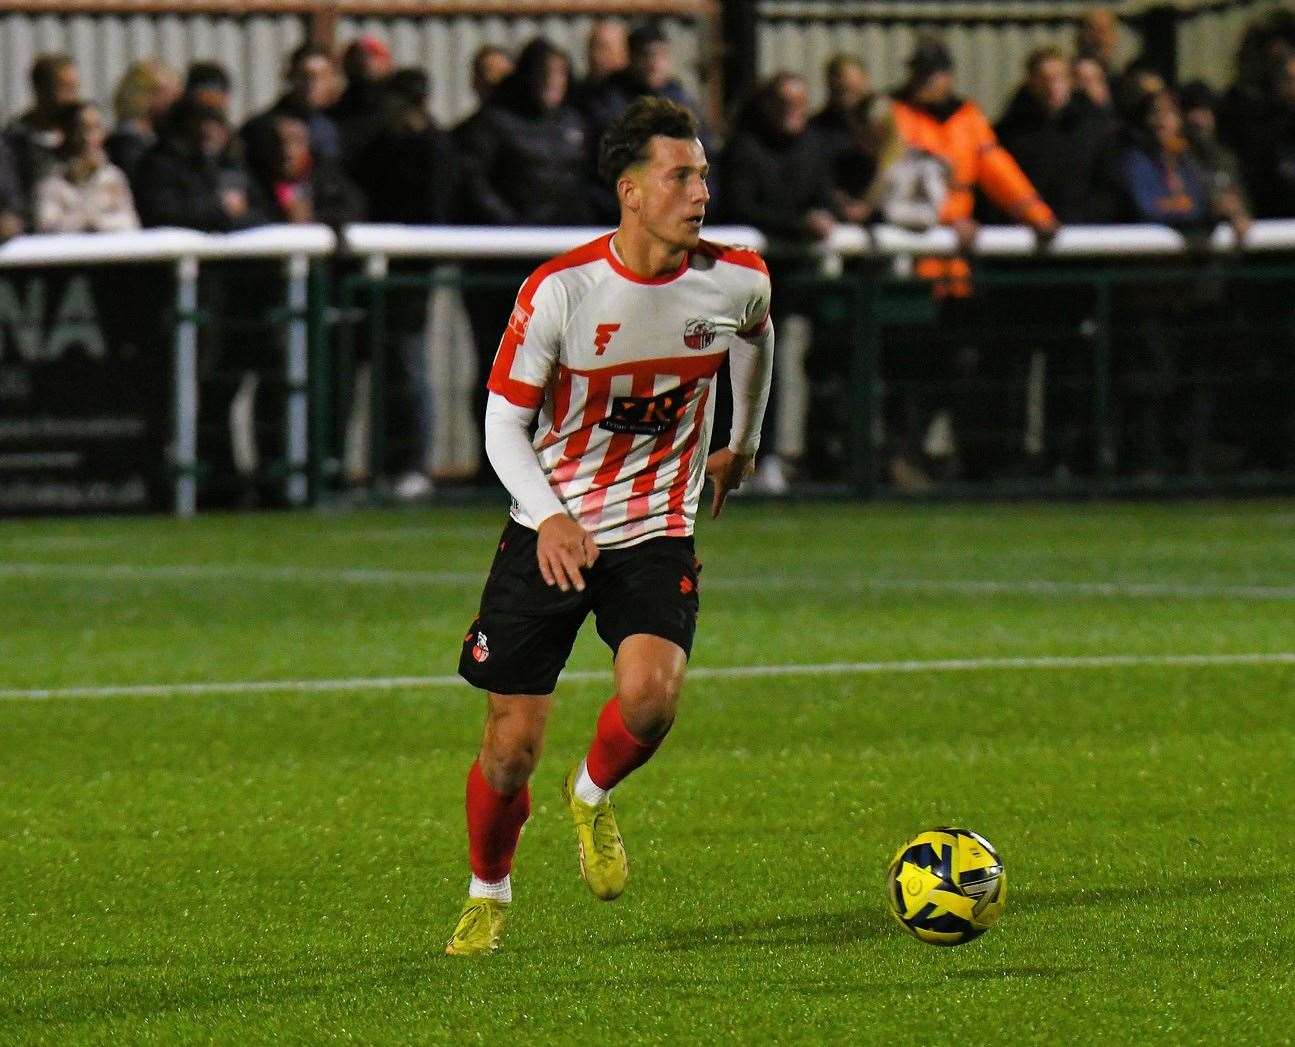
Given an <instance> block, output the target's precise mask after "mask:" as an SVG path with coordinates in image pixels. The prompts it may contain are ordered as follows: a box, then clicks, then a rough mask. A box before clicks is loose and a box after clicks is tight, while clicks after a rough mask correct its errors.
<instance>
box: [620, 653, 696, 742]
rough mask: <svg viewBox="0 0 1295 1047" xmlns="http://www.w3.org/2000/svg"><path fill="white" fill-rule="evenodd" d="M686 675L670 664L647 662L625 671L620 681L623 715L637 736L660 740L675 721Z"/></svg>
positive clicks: (645, 739) (630, 729) (646, 740)
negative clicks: (658, 664) (667, 665)
mask: <svg viewBox="0 0 1295 1047" xmlns="http://www.w3.org/2000/svg"><path fill="white" fill-rule="evenodd" d="M682 686H683V674H682V673H678V672H675V671H673V670H672V669H670V668H669V667H666V666H653V665H644V666H638V667H635V668H634V669H632V670H630V671H628V672H624V673H622V674H621V675H620V679H619V681H618V688H617V690H618V693H619V695H620V700H621V715H622V716H623V717H624V718H625V726H626V727H628V728H629V731H630V733H631V734H632V735H634V737H635V738H638V739H639V740H640V741H643V742H656V741H660V740H661V739H662V738H664V737H665V736H666V734H668V733H669V731H670V728H671V726H672V725H673V724H674V717H675V708H676V706H677V705H678V702H679V691H680V690H681V688H682Z"/></svg>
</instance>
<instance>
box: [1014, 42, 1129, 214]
mask: <svg viewBox="0 0 1295 1047" xmlns="http://www.w3.org/2000/svg"><path fill="white" fill-rule="evenodd" d="M1025 72H1026V79H1025V83H1023V84H1022V85H1021V87H1020V88H1019V89H1018V90H1017V92H1016V94H1015V95H1014V96H1013V97H1012V100H1011V102H1010V103H1009V104H1008V106H1007V109H1006V110H1005V111H1004V113H1003V116H1002V118H1001V119H1000V120H999V121H998V123H997V124H996V125H995V127H994V131H995V133H996V134H997V135H998V141H999V143H1000V144H1001V145H1002V146H1003V148H1004V149H1006V150H1007V151H1008V152H1009V153H1011V154H1012V156H1013V157H1014V158H1015V160H1016V162H1017V164H1019V165H1020V168H1021V170H1022V171H1024V172H1025V175H1026V177H1027V178H1029V180H1030V182H1031V183H1032V184H1033V186H1034V188H1035V189H1037V190H1038V193H1039V196H1041V197H1042V198H1043V202H1044V203H1046V204H1047V205H1048V206H1049V207H1051V208H1052V211H1053V213H1054V214H1055V215H1056V216H1057V219H1058V220H1059V221H1060V222H1062V223H1063V224H1065V225H1072V224H1102V223H1106V222H1115V221H1119V220H1120V218H1121V217H1122V212H1123V194H1122V193H1121V191H1120V186H1119V180H1118V175H1117V171H1116V157H1115V141H1114V138H1113V135H1112V133H1111V127H1112V125H1111V124H1110V122H1109V121H1108V120H1107V119H1106V118H1105V117H1104V116H1103V115H1102V114H1101V113H1100V112H1099V111H1098V110H1097V109H1096V107H1095V106H1093V105H1092V104H1091V103H1090V102H1089V101H1088V100H1087V98H1086V97H1082V98H1081V97H1079V96H1077V95H1076V94H1075V90H1074V74H1073V69H1072V67H1071V64H1070V62H1069V61H1068V60H1067V58H1066V56H1065V55H1064V54H1062V52H1061V51H1060V50H1058V49H1057V48H1055V47H1042V48H1039V49H1038V50H1036V51H1034V52H1033V53H1032V54H1031V55H1030V56H1029V58H1028V59H1027V60H1026V65H1025ZM995 217H997V218H998V220H999V221H1007V220H1008V219H1007V216H1005V215H997V216H995Z"/></svg>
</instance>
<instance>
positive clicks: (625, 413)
mask: <svg viewBox="0 0 1295 1047" xmlns="http://www.w3.org/2000/svg"><path fill="white" fill-rule="evenodd" d="M687 409H688V397H687V395H686V390H685V389H684V388H679V389H672V390H670V392H668V393H658V394H657V395H656V396H614V397H612V413H611V414H610V415H608V416H607V417H606V418H604V419H603V421H602V423H601V427H602V428H603V429H606V430H608V431H609V432H613V433H636V434H639V435H641V436H659V435H660V434H661V433H664V432H665V431H666V430H667V429H669V428H671V427H672V426H675V425H678V424H679V420H680V419H681V418H683V416H684V412H685V411H686V410H687Z"/></svg>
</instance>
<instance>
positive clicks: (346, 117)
mask: <svg viewBox="0 0 1295 1047" xmlns="http://www.w3.org/2000/svg"><path fill="white" fill-rule="evenodd" d="M393 69H394V63H393V61H392V58H391V49H390V48H389V47H388V46H387V45H386V44H385V43H384V42H383V41H382V40H380V39H379V38H378V37H376V36H373V35H371V34H366V35H365V36H360V37H356V39H354V40H352V41H351V42H350V43H349V44H347V45H346V50H345V51H343V52H342V72H343V73H344V74H345V75H346V90H345V91H343V92H342V96H341V97H340V98H339V99H338V100H337V104H336V105H334V106H333V108H332V109H331V110H329V115H330V116H331V117H332V118H333V121H334V123H336V124H337V128H338V130H339V131H340V132H341V136H342V163H343V164H344V165H345V166H346V167H347V169H348V170H350V169H351V167H352V165H353V163H354V160H355V158H356V157H357V156H359V154H360V153H362V152H363V151H364V149H365V148H366V147H367V146H368V145H369V144H370V143H371V142H372V141H373V139H374V138H376V137H377V136H378V135H379V134H380V133H381V132H382V129H383V121H384V117H385V108H384V103H385V101H386V83H387V80H388V79H389V78H390V77H391V74H392V71H393Z"/></svg>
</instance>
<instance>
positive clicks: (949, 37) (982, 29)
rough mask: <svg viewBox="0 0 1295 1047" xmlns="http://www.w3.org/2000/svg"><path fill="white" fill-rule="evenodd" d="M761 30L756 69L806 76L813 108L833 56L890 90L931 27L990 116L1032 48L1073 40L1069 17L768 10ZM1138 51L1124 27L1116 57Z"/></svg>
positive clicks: (964, 85)
mask: <svg viewBox="0 0 1295 1047" xmlns="http://www.w3.org/2000/svg"><path fill="white" fill-rule="evenodd" d="M776 6H777V5H767V7H772V8H775V9H776ZM756 32H757V49H758V54H759V58H758V62H757V70H758V73H759V75H760V76H761V77H765V76H770V75H772V74H773V73H776V72H778V71H780V70H784V69H786V70H792V71H796V72H800V73H803V74H805V75H806V76H808V78H809V85H810V96H811V99H812V101H813V104H814V105H815V106H818V105H821V104H822V102H823V100H824V97H825V94H826V89H825V86H824V83H823V67H824V65H825V64H826V63H827V61H828V59H830V58H831V57H832V56H833V55H835V54H837V53H840V52H845V53H847V54H852V55H855V56H857V57H858V58H860V59H861V60H862V61H863V64H864V65H865V66H866V67H867V69H868V71H869V73H870V74H871V75H872V80H873V84H874V85H875V86H876V87H877V88H878V89H879V90H889V89H890V88H893V87H896V86H898V85H899V84H900V83H901V82H902V81H903V79H904V74H905V65H904V64H905V62H906V61H907V59H908V56H909V54H910V53H911V52H912V50H913V44H914V41H915V40H916V39H917V37H918V35H919V34H923V33H934V34H935V35H937V36H939V37H940V38H941V39H942V40H943V41H944V42H945V44H946V45H947V46H948V48H949V50H950V51H951V52H952V54H953V61H954V65H955V69H956V75H957V89H958V92H959V93H960V94H962V95H965V96H966V97H968V98H973V99H975V100H976V101H978V102H979V103H980V105H981V107H982V108H983V109H984V110H985V112H986V113H988V114H989V116H990V118H991V119H994V118H996V117H997V116H998V114H999V113H1000V112H1001V111H1002V108H1003V106H1004V104H1005V103H1006V101H1007V99H1008V98H1009V97H1010V95H1011V93H1012V92H1013V91H1014V90H1015V89H1016V87H1017V85H1019V84H1020V82H1021V80H1022V79H1023V76H1024V68H1025V59H1026V56H1027V55H1029V53H1030V52H1031V51H1033V50H1034V49H1035V48H1036V47H1043V46H1046V45H1049V44H1053V45H1056V46H1058V47H1061V48H1062V49H1064V50H1066V51H1069V50H1071V49H1072V47H1073V43H1074V26H1073V23H1072V22H1070V21H1062V20H1057V21H1044V20H1041V19H1040V20H1024V19H1023V20H1020V21H1007V20H999V19H995V20H993V21H989V20H984V21H969V22H958V23H938V22H932V21H929V20H921V21H916V20H915V21H903V20H898V19H890V18H886V19H870V20H865V19H863V18H839V17H838V18H819V19H809V18H800V17H796V18H789V17H778V16H774V15H773V14H771V13H770V12H769V11H768V10H766V12H765V14H764V16H763V17H762V18H761V20H760V23H759V25H758V27H757V30H756ZM1136 51H1137V47H1136V40H1135V38H1134V36H1133V34H1132V33H1131V32H1130V31H1128V30H1127V29H1126V30H1125V31H1124V33H1123V35H1122V39H1121V42H1120V50H1119V52H1118V53H1119V56H1120V58H1121V60H1125V61H1127V60H1128V59H1129V58H1132V57H1133V55H1134V54H1135V53H1136Z"/></svg>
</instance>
